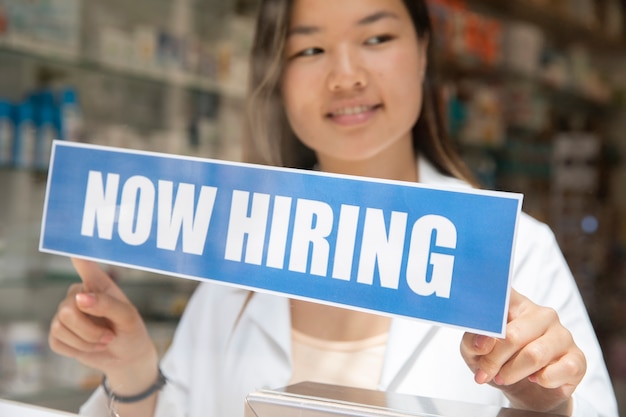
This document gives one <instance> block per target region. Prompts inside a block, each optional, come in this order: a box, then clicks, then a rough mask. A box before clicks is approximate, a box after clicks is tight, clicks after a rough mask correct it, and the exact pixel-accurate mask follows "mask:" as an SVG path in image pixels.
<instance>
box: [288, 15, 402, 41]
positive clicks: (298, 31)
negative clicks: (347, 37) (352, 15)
mask: <svg viewBox="0 0 626 417" xmlns="http://www.w3.org/2000/svg"><path fill="white" fill-rule="evenodd" d="M388 18H391V19H399V17H398V15H397V14H395V13H392V12H389V11H384V10H383V11H380V12H376V13H372V14H370V15H367V16H365V17H364V18H362V19H359V20H358V21H357V26H365V25H370V24H372V23H375V22H378V21H379V20H382V19H388ZM321 30H322V29H321V28H320V27H319V26H306V25H299V26H294V27H293V28H291V29H289V32H288V33H287V37H290V36H293V35H312V34H314V33H318V32H321Z"/></svg>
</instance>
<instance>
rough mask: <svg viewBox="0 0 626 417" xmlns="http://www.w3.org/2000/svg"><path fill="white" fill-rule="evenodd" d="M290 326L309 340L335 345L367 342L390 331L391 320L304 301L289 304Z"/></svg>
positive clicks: (292, 301)
mask: <svg viewBox="0 0 626 417" xmlns="http://www.w3.org/2000/svg"><path fill="white" fill-rule="evenodd" d="M290 306H291V326H292V327H293V328H294V329H296V330H298V331H300V332H302V333H304V334H307V335H309V336H312V337H315V338H318V339H324V340H333V341H355V340H363V339H368V338H370V337H374V336H378V335H380V334H383V333H386V332H388V331H389V325H390V323H391V319H390V318H388V317H384V316H379V315H376V314H370V313H364V312H360V311H353V310H348V309H344V308H339V307H332V306H328V305H324V304H317V303H312V302H308V301H302V300H290Z"/></svg>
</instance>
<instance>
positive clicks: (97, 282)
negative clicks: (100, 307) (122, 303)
mask: <svg viewBox="0 0 626 417" xmlns="http://www.w3.org/2000/svg"><path fill="white" fill-rule="evenodd" d="M72 264H73V265H74V268H75V269H76V272H78V275H79V276H80V279H81V281H82V282H83V286H84V291H85V292H93V293H96V292H102V293H106V294H109V295H112V296H114V297H117V298H119V299H120V300H127V298H126V296H125V295H124V293H123V292H122V290H121V289H120V288H119V287H118V286H117V284H116V283H115V282H114V281H113V279H111V277H110V276H109V275H108V274H107V273H106V272H104V271H103V270H102V268H100V266H99V265H98V264H97V263H96V262H93V261H88V260H85V259H78V258H72Z"/></svg>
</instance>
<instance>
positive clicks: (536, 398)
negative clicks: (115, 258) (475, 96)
mask: <svg viewBox="0 0 626 417" xmlns="http://www.w3.org/2000/svg"><path fill="white" fill-rule="evenodd" d="M432 36H433V34H432V33H431V26H430V22H429V16H428V11H427V8H426V4H425V3H424V1H423V0H262V1H261V2H260V5H259V15H258V21H257V28H256V37H255V42H254V45H253V49H252V55H251V70H252V71H251V80H250V91H249V97H248V113H247V116H248V119H247V125H248V127H247V130H248V133H249V134H248V137H247V138H246V140H247V143H246V146H245V147H244V151H245V158H246V159H247V160H248V161H249V162H260V163H264V164H269V165H278V166H288V167H297V168H305V169H313V168H316V169H319V170H323V171H328V172H334V173H343V174H350V175H361V176H368V177H377V178H381V179H385V180H404V181H412V182H415V181H419V182H421V183H424V184H427V185H433V186H454V187H466V188H467V187H469V186H470V185H471V180H470V179H469V178H468V176H467V175H465V172H466V170H465V168H464V166H463V164H462V163H461V161H460V159H459V158H458V156H457V154H456V153H455V151H454V149H453V147H452V145H451V142H450V141H449V140H448V139H447V137H446V135H445V131H444V129H443V128H442V124H441V118H440V116H439V113H438V111H437V109H438V106H437V104H436V97H435V95H434V94H433V91H432V89H431V88H430V84H429V70H428V68H429V67H428V62H429V60H428V49H429V45H430V44H431V43H432V42H431V38H432ZM376 197H378V198H384V196H376ZM320 201H323V198H320ZM406 202H407V204H408V205H418V204H420V201H410V200H408V199H407V201H406ZM450 204H454V203H452V202H450ZM469 206H471V205H468V207H464V209H466V210H472V207H469ZM302 207H303V210H305V211H306V210H307V209H308V208H307V207H306V204H304V205H303V206H302ZM316 207H319V204H318V205H316ZM368 207H369V206H368ZM370 208H371V209H372V210H373V211H371V212H370V213H378V212H377V211H375V210H376V209H377V208H376V207H370ZM473 210H474V212H475V213H477V215H482V216H484V213H482V212H481V211H480V210H478V209H476V208H475V207H474V208H473ZM320 212H322V211H320ZM246 213H247V212H246ZM243 214H244V213H243V210H242V216H243ZM373 216H374V215H373ZM375 216H379V214H375ZM313 217H315V216H313V215H312V214H311V213H310V210H309V212H308V213H307V216H306V220H307V221H305V222H304V223H303V224H304V226H303V228H302V230H301V232H302V233H303V236H304V238H303V239H301V240H302V241H303V242H305V245H302V246H301V247H299V249H298V250H296V253H299V255H297V256H295V257H296V258H297V257H300V258H302V259H304V258H306V257H307V256H310V255H311V253H310V252H309V250H310V249H309V248H310V246H309V243H310V242H311V240H313V241H315V242H318V241H319V242H321V244H324V242H323V241H322V240H319V239H318V238H319V236H318V235H316V233H317V229H316V227H317V225H313V223H314V221H313ZM323 217H324V216H321V215H320V216H317V217H316V221H317V220H320V224H321V223H322V222H323V220H324V218H323ZM329 218H330V217H329ZM372 218H373V217H372ZM428 220H429V222H430V221H431V220H433V219H432V218H430V219H428ZM439 220H441V219H439ZM439 220H438V221H439ZM489 220H490V219H486V220H485V224H488V225H491V227H496V226H494V225H493V222H491V223H490V222H489ZM391 223H394V224H391ZM479 223H480V224H483V223H482V221H481V222H479ZM415 224H417V223H415ZM395 225H397V219H396V221H393V222H390V223H389V228H390V229H391V227H392V226H393V227H394V228H395ZM383 226H387V223H385V222H383V221H377V222H376V227H377V228H380V230H382V229H383V228H384V227H383ZM422 226H424V227H421V226H420V227H417V231H415V230H413V232H412V233H413V234H415V235H416V236H413V235H411V239H410V240H411V241H413V240H415V242H417V243H416V246H415V247H419V248H421V249H423V250H420V251H419V253H423V254H425V256H415V258H416V259H417V260H416V261H414V262H412V264H411V266H410V267H407V270H409V269H411V270H419V271H422V272H424V271H426V273H427V274H430V275H429V276H427V277H425V278H426V279H422V280H421V281H420V282H421V283H431V284H432V283H433V282H435V283H439V282H444V281H445V279H441V278H437V277H435V272H434V271H435V269H437V265H439V266H442V268H443V270H444V272H445V269H446V265H448V266H449V265H451V262H450V261H451V260H452V259H453V256H454V251H455V249H456V248H455V245H456V231H453V230H452V228H450V227H449V224H447V223H445V222H441V221H439V223H437V233H433V229H434V228H433V227H431V225H430V224H425V225H424V224H422ZM324 233H326V231H324ZM460 233H461V232H460V231H459V236H460ZM440 234H441V235H440ZM243 235H244V234H243V233H242V234H241V242H243V239H244V236H243ZM418 235H419V236H418ZM431 235H432V236H431ZM311 236H313V237H311ZM388 236H389V234H387V235H384V234H383V233H372V234H371V236H369V237H367V239H368V240H371V241H372V242H371V244H372V245H374V246H375V245H376V244H378V242H376V240H381V239H382V238H385V237H388ZM424 236H427V237H429V238H430V239H426V238H425V237H424ZM440 238H445V239H444V240H445V241H443V242H441V241H439V239H440ZM316 239H317V240H316ZM345 240H347V241H351V240H352V235H350V236H349V238H347V239H345ZM433 241H434V242H435V243H433ZM249 242H250V240H248V243H249ZM263 242H264V240H263ZM428 242H430V246H428ZM296 243H298V239H296ZM368 244H369V243H368ZM438 245H439V246H443V247H444V248H445V253H443V252H442V253H437V252H436V251H435V252H432V250H431V251H429V250H428V249H432V248H433V247H434V246H438ZM235 247H236V249H240V248H241V246H240V245H239V243H238V244H237V245H235ZM417 252H418V251H416V253H417ZM239 253H241V251H239ZM448 255H449V256H448ZM446 256H448V257H446ZM513 257H514V262H513V265H510V266H511V274H512V279H511V281H512V286H513V288H512V289H510V293H509V304H508V305H509V309H508V315H507V320H508V323H507V328H506V333H505V337H504V338H502V339H494V338H491V337H487V336H482V335H476V334H473V333H469V332H465V333H464V332H463V331H462V330H460V329H456V328H454V329H443V328H438V327H436V326H433V325H431V324H428V323H422V322H416V321H410V320H407V319H403V318H399V317H387V316H377V315H372V314H367V313H364V312H362V311H352V310H348V309H342V308H338V307H336V306H330V305H322V304H314V303H309V302H304V301H302V300H299V299H293V300H288V299H285V298H281V297H278V296H273V295H268V294H262V293H251V292H248V291H244V290H241V289H233V288H226V287H220V286H217V285H215V284H209V283H203V284H202V285H200V286H199V288H198V290H197V292H196V293H195V295H194V297H193V298H192V300H191V302H190V304H189V306H188V308H187V310H186V312H185V315H184V316H183V319H182V321H181V323H180V327H179V329H178V332H177V334H176V337H175V340H174V342H173V344H172V347H171V349H170V350H169V352H168V353H167V355H166V357H165V358H164V360H163V361H162V363H160V364H157V360H156V357H157V355H156V350H155V348H154V344H153V343H152V342H151V340H150V338H149V337H148V333H147V331H146V328H145V325H144V324H143V321H142V320H141V317H140V316H139V315H138V313H137V310H136V308H135V307H134V306H133V305H132V304H131V303H130V301H129V300H128V298H127V297H126V296H125V295H124V294H123V293H122V291H121V290H120V289H119V288H118V287H117V286H116V285H115V283H114V282H113V281H112V280H111V279H110V277H108V276H107V275H106V274H105V273H104V272H103V271H102V270H101V269H100V268H99V267H98V266H96V265H95V264H92V263H89V262H85V261H75V266H76V268H77V270H78V272H79V274H80V275H81V278H82V280H83V284H82V285H76V286H74V287H72V288H71V289H70V291H69V293H68V296H67V298H66V299H65V300H64V301H63V302H62V303H61V305H60V307H59V310H58V313H57V315H56V316H55V318H54V319H53V322H52V326H51V332H50V345H51V347H52V349H53V350H55V351H56V352H58V353H60V354H63V355H66V356H70V357H74V358H76V359H78V360H80V361H81V362H83V363H85V364H88V365H89V366H92V367H94V368H96V369H99V370H101V371H102V372H103V373H104V374H105V375H106V380H107V383H108V387H109V392H111V393H112V394H111V395H110V396H109V397H107V395H106V394H105V392H104V391H103V390H102V389H99V390H98V391H97V392H96V393H95V394H94V395H93V397H92V398H91V399H90V401H89V402H88V403H87V404H86V405H85V406H84V408H83V410H82V411H83V413H85V414H86V415H91V416H96V417H100V416H102V417H104V416H107V415H110V410H109V406H110V405H111V404H113V405H114V406H115V408H116V410H117V411H118V412H119V414H120V415H122V416H152V415H154V416H168V417H169V416H180V417H182V416H187V417H200V416H202V417H207V416H209V417H218V416H228V417H235V416H238V415H241V414H242V412H243V404H244V399H245V397H246V395H247V394H248V393H250V392H251V391H254V390H257V389H259V388H263V387H281V386H285V385H287V384H289V383H295V382H300V381H301V380H306V379H310V380H315V381H317V382H324V383H331V384H333V383H334V384H338V383H340V382H341V381H345V380H351V381H354V380H359V385H361V386H366V387H369V388H375V389H380V390H385V391H395V392H402V393H408V394H413V395H421V396H427V397H436V398H444V399H452V400H460V401H466V402H475V403H481V404H491V405H495V406H503V405H508V406H512V407H516V408H522V409H525V410H535V411H543V412H552V413H556V414H563V415H569V416H581V417H583V416H584V417H591V416H604V417H614V416H617V409H616V404H615V398H614V395H613V393H612V388H611V383H610V380H609V377H608V374H607V371H606V366H605V364H604V361H603V356H602V352H601V350H600V347H599V345H598V341H597V339H596V337H595V334H594V330H593V328H592V326H591V323H590V321H589V317H588V315H587V312H586V310H585V306H584V304H583V302H582V299H581V297H580V294H579V292H578V289H577V287H576V284H575V281H574V279H573V277H572V275H571V273H570V271H569V269H568V267H567V264H566V263H565V261H564V259H563V256H562V255H561V252H560V250H559V248H558V246H557V244H556V241H555V239H554V235H553V234H552V233H551V231H550V230H549V229H548V228H547V227H546V226H545V225H543V224H541V223H539V222H537V221H536V220H534V219H532V218H530V217H529V216H527V215H522V216H520V219H519V222H518V225H517V231H516V243H515V249H514V254H513ZM475 258H476V259H477V260H478V262H479V261H480V258H478V257H475ZM291 261H294V260H293V259H291V260H290V262H291ZM298 261H299V260H298V259H296V260H295V261H294V262H295V263H294V265H300V266H299V268H300V270H301V265H302V263H301V264H298ZM290 265H291V264H290ZM369 265H370V266H372V268H374V261H373V260H370V264H369ZM323 266H324V268H326V266H327V265H326V263H324V264H323ZM344 266H348V263H346V264H344ZM388 266H389V265H384V266H381V265H376V267H377V272H376V273H377V274H378V275H377V276H378V279H379V280H380V278H381V271H382V270H385V268H388ZM442 268H439V270H441V269H442ZM422 275H423V274H422ZM483 275H484V274H483ZM368 277H369V274H368ZM307 278H309V277H307ZM422 278H424V277H423V276H422ZM435 278H436V279H435ZM444 278H445V276H444ZM368 279H369V278H368ZM433 279H435V281H433ZM475 281H476V282H475V286H476V288H481V285H483V284H484V280H482V279H476V280H475ZM446 289H447V287H445V286H442V292H441V293H440V294H436V293H435V294H432V291H430V292H429V293H428V294H430V295H428V297H437V296H438V295H442V294H443V295H445V290H446ZM481 294H482V293H481ZM522 294H523V295H522ZM472 301H473V302H475V303H479V301H476V300H472ZM444 312H445V311H444ZM371 340H375V341H377V342H376V345H375V347H376V348H375V349H369V347H371V346H370V344H369V343H368V342H367V341H371ZM379 341H382V342H381V343H379ZM363 342H365V343H363ZM344 344H349V345H350V346H357V348H356V349H355V350H353V351H352V352H353V353H354V355H353V358H354V359H355V360H349V361H348V360H339V361H336V360H329V358H334V357H337V355H336V351H337V346H342V345H344ZM311 351H313V352H314V353H313V356H312V357H313V359H311V358H312V357H311V356H308V354H307V352H311ZM369 355H373V356H372V357H369V358H368V356H369ZM341 357H345V356H341ZM364 358H366V359H367V360H365V359H364ZM369 359H372V360H369ZM329 363H330V364H331V368H332V369H331V370H330V371H329V372H328V373H325V372H321V373H318V372H317V371H318V370H319V369H322V365H324V366H326V365H328V364H329ZM318 365H319V366H318ZM159 368H160V369H161V370H162V372H163V374H164V375H165V377H166V378H167V380H168V383H167V384H166V385H165V387H163V389H162V390H160V391H159V392H158V394H157V393H156V392H154V391H155V388H154V387H155V383H157V382H160V378H159V375H160V370H159ZM365 368H367V369H365ZM364 371H367V372H364ZM345 375H349V376H351V377H352V378H347V379H345V378H340V377H341V376H345ZM365 375H367V376H365ZM155 381H156V382H155ZM158 386H159V388H160V387H161V385H158ZM146 393H147V394H146ZM144 394H145V395H144ZM120 397H131V398H142V399H141V400H139V401H134V402H130V403H128V402H125V403H121V402H119V401H116V398H120Z"/></svg>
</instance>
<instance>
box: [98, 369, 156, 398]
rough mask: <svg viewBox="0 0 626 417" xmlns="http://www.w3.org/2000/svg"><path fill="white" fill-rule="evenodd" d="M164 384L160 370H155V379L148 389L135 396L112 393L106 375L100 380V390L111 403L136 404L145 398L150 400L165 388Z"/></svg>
mask: <svg viewBox="0 0 626 417" xmlns="http://www.w3.org/2000/svg"><path fill="white" fill-rule="evenodd" d="M166 383H167V379H166V378H165V376H164V375H163V373H162V372H161V368H157V377H156V379H155V380H154V382H153V383H152V384H151V385H150V386H149V387H147V388H146V389H144V390H142V391H140V392H136V393H135V394H131V395H127V394H120V393H119V392H116V391H114V390H113V389H112V388H111V387H110V386H109V383H108V381H107V377H106V375H105V376H103V378H102V388H103V389H104V392H105V393H106V395H107V397H109V399H110V400H111V401H115V402H118V403H125V404H131V403H136V402H139V401H143V400H145V399H147V398H150V397H151V396H153V395H154V394H156V393H157V392H159V391H160V390H161V389H162V388H163V387H164V386H165V384H166Z"/></svg>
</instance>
